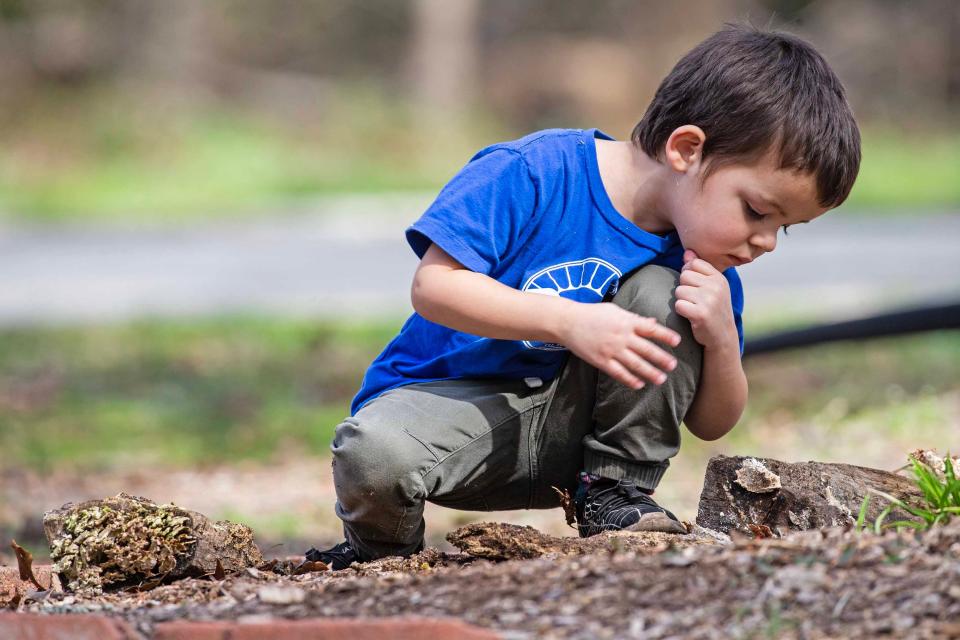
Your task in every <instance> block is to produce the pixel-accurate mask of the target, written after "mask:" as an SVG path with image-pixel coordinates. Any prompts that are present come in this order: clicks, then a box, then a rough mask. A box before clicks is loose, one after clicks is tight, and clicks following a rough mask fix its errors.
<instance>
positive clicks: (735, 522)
mask: <svg viewBox="0 0 960 640" xmlns="http://www.w3.org/2000/svg"><path fill="white" fill-rule="evenodd" d="M869 489H875V490H878V491H882V492H884V493H888V494H890V495H892V496H894V497H896V498H899V499H900V500H903V501H904V502H908V503H910V502H915V501H916V499H917V498H919V497H920V491H919V489H917V487H916V486H915V485H914V483H913V482H912V481H911V480H910V479H909V478H905V477H903V476H900V475H897V474H894V473H889V472H887V471H880V470H879V469H870V468H867V467H857V466H854V465H849V464H830V463H823V462H796V463H788V462H781V461H779V460H772V459H769V458H747V457H742V456H736V457H727V456H715V457H713V458H711V459H710V462H709V463H708V464H707V471H706V474H705V476H704V480H703V492H702V493H701V494H700V505H699V508H698V510H697V524H698V525H700V526H701V527H705V528H707V529H713V530H714V531H721V532H723V533H729V532H730V531H731V530H739V531H750V525H755V526H759V527H763V526H767V527H770V529H771V530H772V531H773V532H775V533H777V534H779V535H783V534H785V533H787V532H788V531H804V530H808V529H819V528H823V527H835V526H849V525H851V524H853V523H855V522H856V519H857V516H858V514H859V512H860V507H861V505H862V503H863V499H864V497H865V496H866V495H868V493H869ZM887 506H888V503H887V501H886V500H884V499H883V498H881V497H880V496H877V495H871V498H870V504H869V507H868V510H867V516H866V522H867V523H873V522H874V520H876V518H877V516H878V515H879V514H880V512H881V511H882V510H883V509H885V508H886V507H887ZM901 519H903V520H911V519H915V518H913V517H912V516H910V515H909V514H907V513H904V512H902V511H894V512H893V513H892V514H891V516H890V520H901Z"/></svg>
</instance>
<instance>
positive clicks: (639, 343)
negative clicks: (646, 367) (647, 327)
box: [630, 338, 677, 371]
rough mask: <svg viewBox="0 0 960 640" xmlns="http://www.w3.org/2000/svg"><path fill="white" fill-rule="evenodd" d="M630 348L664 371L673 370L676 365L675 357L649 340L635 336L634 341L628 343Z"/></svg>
mask: <svg viewBox="0 0 960 640" xmlns="http://www.w3.org/2000/svg"><path fill="white" fill-rule="evenodd" d="M630 349H632V350H633V351H634V353H636V354H637V355H639V356H640V357H641V358H643V359H644V360H647V361H649V362H652V363H653V364H654V365H655V366H657V367H659V368H660V369H662V370H664V371H673V370H674V369H675V368H676V366H677V359H676V358H674V357H673V356H672V355H670V354H669V353H667V352H666V351H664V350H663V349H661V348H660V347H658V346H657V345H655V344H653V343H652V342H650V341H649V340H644V339H643V338H637V340H636V342H633V343H631V344H630Z"/></svg>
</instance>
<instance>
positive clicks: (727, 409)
mask: <svg viewBox="0 0 960 640" xmlns="http://www.w3.org/2000/svg"><path fill="white" fill-rule="evenodd" d="M683 260H684V265H683V271H682V272H681V273H680V286H678V287H677V290H676V296H677V303H676V311H677V313H678V314H679V315H681V316H683V317H685V318H687V319H688V320H690V325H691V327H692V328H693V335H694V337H695V338H696V340H697V342H699V343H700V344H702V345H703V366H702V369H701V372H700V383H699V385H698V386H697V395H696V396H695V397H694V399H693V404H691V406H690V409H689V410H688V411H687V415H686V416H685V417H684V419H683V421H684V423H685V424H686V425H687V428H688V429H690V432H691V433H693V434H694V435H695V436H697V437H698V438H702V439H704V440H716V439H717V438H720V437H721V436H723V435H724V434H726V433H727V432H728V431H730V429H732V428H733V427H734V425H736V424H737V421H738V420H739V419H740V416H741V415H742V414H743V409H744V407H746V404H747V378H746V376H745V375H744V373H743V366H742V365H741V360H740V339H739V336H738V335H737V328H736V325H735V324H734V322H733V310H732V308H731V304H730V289H729V285H728V283H727V280H726V278H724V277H723V274H722V273H720V272H719V271H718V270H717V269H715V268H714V267H713V266H712V265H711V264H709V263H708V262H706V261H705V260H701V259H699V258H697V257H696V254H695V253H694V252H693V251H687V252H686V253H684V256H683Z"/></svg>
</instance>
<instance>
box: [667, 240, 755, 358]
mask: <svg viewBox="0 0 960 640" xmlns="http://www.w3.org/2000/svg"><path fill="white" fill-rule="evenodd" d="M675 295H676V297H677V303H676V307H675V308H676V311H677V313H678V314H679V315H681V316H683V317H684V318H686V319H687V320H689V321H690V326H691V327H692V328H693V337H694V338H696V340H697V342H699V343H700V344H702V345H703V346H704V348H706V349H716V348H719V347H721V346H724V345H729V344H734V343H735V344H737V349H738V350H739V340H740V339H739V337H738V335H737V327H736V325H735V324H734V321H733V307H732V306H731V303H730V285H729V283H728V282H727V279H726V278H725V277H723V274H722V273H721V272H720V271H718V270H717V269H716V268H715V267H714V266H713V265H711V264H710V263H709V262H707V261H706V260H701V259H700V258H698V257H697V254H696V253H694V252H693V251H691V250H690V249H687V250H686V251H685V252H684V253H683V269H682V270H681V271H680V285H679V286H678V287H677V289H676V292H675Z"/></svg>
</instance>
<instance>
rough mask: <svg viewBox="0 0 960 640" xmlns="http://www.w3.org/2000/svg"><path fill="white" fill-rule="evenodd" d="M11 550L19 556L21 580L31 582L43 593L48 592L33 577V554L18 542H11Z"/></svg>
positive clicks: (18, 565) (18, 564) (18, 563)
mask: <svg viewBox="0 0 960 640" xmlns="http://www.w3.org/2000/svg"><path fill="white" fill-rule="evenodd" d="M10 548H11V549H13V552H14V553H15V554H16V555H17V567H18V568H19V569H20V579H21V580H29V581H30V582H32V583H33V584H34V586H36V587H37V589H40V590H41V591H46V590H47V588H46V587H44V586H43V585H42V584H40V582H39V581H38V580H37V577H36V576H35V575H33V554H32V553H30V552H29V551H27V550H26V549H24V548H23V547H21V546H20V545H18V544H17V541H16V540H11V541H10Z"/></svg>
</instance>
